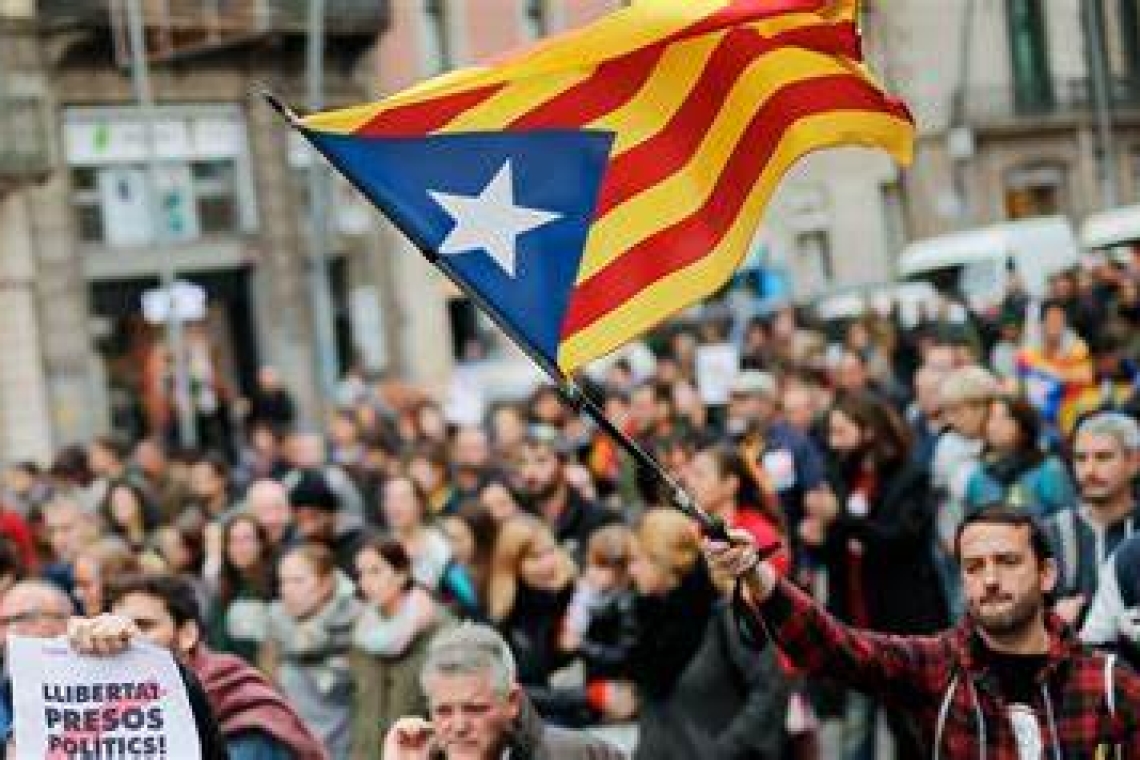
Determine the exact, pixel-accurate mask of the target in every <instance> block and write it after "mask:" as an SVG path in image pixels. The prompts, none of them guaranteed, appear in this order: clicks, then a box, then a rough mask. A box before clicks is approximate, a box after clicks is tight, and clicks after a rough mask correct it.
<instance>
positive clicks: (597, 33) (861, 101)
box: [299, 0, 914, 373]
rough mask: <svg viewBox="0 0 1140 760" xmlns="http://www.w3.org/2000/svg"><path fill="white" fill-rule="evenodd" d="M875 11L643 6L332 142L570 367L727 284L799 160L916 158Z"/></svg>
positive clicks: (459, 80) (475, 72) (319, 126)
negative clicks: (872, 152) (875, 59)
mask: <svg viewBox="0 0 1140 760" xmlns="http://www.w3.org/2000/svg"><path fill="white" fill-rule="evenodd" d="M857 5H858V3H857V0H734V1H732V2H727V1H726V0H641V1H640V2H634V3H633V5H632V6H631V7H629V8H625V9H623V10H620V11H617V12H615V13H613V14H611V15H609V16H607V17H605V18H603V19H602V20H600V21H599V22H597V23H594V24H592V25H590V26H588V27H585V28H582V29H580V30H576V31H572V32H569V33H567V34H564V35H561V36H558V37H554V38H552V39H550V40H547V41H545V42H543V43H541V44H539V45H537V46H535V47H533V48H531V49H529V50H527V51H525V52H523V53H520V54H517V55H513V56H511V57H509V58H505V59H503V60H500V61H496V62H495V63H494V64H493V65H489V66H484V67H475V68H469V69H463V70H459V71H455V72H452V73H450V74H446V75H443V76H440V77H437V78H435V79H432V80H430V81H427V82H424V83H423V84H420V85H418V86H416V87H413V88H411V89H409V90H407V91H405V92H402V93H399V94H397V95H394V96H392V97H389V98H387V99H385V100H382V101H380V102H378V103H374V104H370V105H364V106H358V107H354V108H348V109H344V110H337V111H330V112H326V113H319V114H315V115H312V116H309V117H308V118H305V119H302V120H301V121H300V124H299V126H300V127H301V128H302V129H303V131H304V132H305V134H306V136H307V137H308V138H309V140H311V141H312V142H313V144H314V145H315V146H316V147H317V148H318V149H319V150H320V151H321V152H322V153H324V154H325V156H326V157H328V159H329V160H330V161H331V162H332V163H333V164H334V165H335V166H336V167H337V168H338V169H339V170H340V171H341V172H342V173H344V174H345V176H347V177H348V178H349V179H350V180H351V181H352V182H353V183H354V184H355V185H357V186H358V187H359V188H360V189H361V190H362V191H363V192H364V193H365V194H367V195H368V196H369V197H370V198H371V200H372V201H373V202H374V203H375V204H376V205H377V206H378V207H380V209H381V210H383V211H384V213H385V214H386V215H388V216H389V218H391V219H392V220H393V221H394V222H395V223H396V224H397V226H399V228H400V229H401V230H402V231H403V232H404V233H405V234H406V235H408V236H409V237H410V238H411V239H412V241H413V242H414V243H415V244H416V245H417V246H419V247H420V248H422V249H423V250H424V251H425V252H427V253H428V254H429V255H431V256H433V257H434V256H437V257H439V260H440V263H441V264H442V265H443V266H444V267H445V269H446V270H447V271H448V273H449V274H451V275H452V276H453V277H457V278H459V279H461V280H462V281H463V282H464V283H465V284H466V285H467V286H468V287H470V288H472V289H473V290H474V291H476V292H477V293H478V294H479V295H480V296H481V298H482V300H483V301H484V302H485V304H484V305H485V306H487V307H488V308H490V309H491V310H493V311H494V312H495V314H496V316H497V317H498V318H499V319H500V321H501V322H504V323H505V324H506V325H507V326H508V327H509V328H510V329H511V331H512V332H514V333H515V335H516V337H517V338H519V339H521V340H523V341H524V342H526V343H527V344H528V345H529V347H530V348H531V350H532V351H534V352H537V353H538V354H540V355H541V357H542V358H543V359H545V360H546V361H547V362H549V363H550V364H551V365H554V366H556V367H557V368H558V369H559V370H561V371H562V372H563V373H569V372H572V371H573V370H575V369H577V368H578V367H581V366H582V365H583V364H585V363H586V362H588V361H590V360H592V359H594V358H596V357H598V356H601V355H604V354H606V353H608V352H609V351H612V350H613V349H615V348H617V347H619V346H620V345H622V344H623V343H626V342H628V341H629V340H631V339H633V338H634V337H636V336H637V335H639V334H640V333H642V332H644V331H645V330H647V329H649V328H651V327H652V326H653V325H655V324H657V323H658V322H660V321H661V320H663V319H665V318H666V317H668V316H670V315H671V314H673V313H674V312H676V311H678V310H679V309H682V308H684V307H686V306H688V305H690V304H692V303H693V302H695V301H698V300H699V299H701V298H703V297H706V296H708V295H710V294H711V293H713V292H715V291H716V290H717V289H718V288H719V287H721V286H722V285H723V284H724V282H725V281H726V280H727V278H728V277H730V276H731V274H732V272H733V270H734V269H735V268H736V267H737V265H738V264H739V263H740V262H741V260H742V259H743V257H744V256H745V254H746V253H747V251H748V248H749V245H750V242H751V239H752V237H753V235H754V234H755V231H756V228H757V226H758V225H759V223H760V218H761V214H762V213H763V210H764V207H765V205H766V203H767V201H768V200H769V198H770V197H771V195H772V193H773V191H774V190H775V188H776V185H777V182H778V181H779V179H780V177H781V176H782V175H783V174H784V172H785V171H786V170H787V169H788V168H789V167H790V166H791V165H792V164H793V163H794V162H795V161H796V160H797V159H799V158H800V157H801V156H803V155H805V154H806V153H809V152H811V151H813V150H817V149H820V148H826V147H830V146H837V145H866V146H872V147H880V148H883V149H885V150H887V151H889V152H890V153H892V154H893V155H894V156H895V157H896V159H898V160H899V161H900V162H903V163H906V162H909V160H910V157H911V151H912V147H913V145H912V144H913V133H914V125H913V123H912V120H911V118H910V114H909V113H908V111H907V109H906V107H905V106H904V105H903V104H902V103H901V102H899V101H898V100H895V99H892V98H891V97H889V96H888V95H886V94H885V93H884V92H883V91H882V89H880V88H879V87H878V85H877V84H876V83H875V82H874V81H873V79H872V78H871V77H870V75H869V74H868V72H867V71H866V69H865V68H864V66H863V64H862V55H861V52H860V46H859V34H858V29H857V26H856V13H857Z"/></svg>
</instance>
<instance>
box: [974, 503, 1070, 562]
mask: <svg viewBox="0 0 1140 760" xmlns="http://www.w3.org/2000/svg"><path fill="white" fill-rule="evenodd" d="M972 525H1008V526H1010V527H1014V528H1028V529H1029V545H1030V546H1031V547H1032V548H1033V554H1034V555H1035V556H1036V557H1037V562H1038V564H1044V563H1045V561H1046V560H1050V559H1053V547H1052V545H1051V544H1050V543H1049V537H1048V536H1047V535H1046V534H1045V529H1044V528H1043V527H1042V526H1041V523H1040V522H1039V521H1038V520H1037V518H1035V517H1034V516H1033V515H1031V514H1029V513H1028V512H1026V511H1025V510H1024V509H1020V508H1018V507H1013V506H1010V505H1008V504H994V505H992V506H989V507H985V508H983V509H981V510H979V511H977V512H975V513H973V514H970V515H967V516H966V519H965V520H963V521H962V524H961V525H959V526H958V531H957V533H955V535H954V558H955V559H956V560H959V561H961V559H962V534H963V533H965V532H966V529H967V528H969V527H970V526H972Z"/></svg>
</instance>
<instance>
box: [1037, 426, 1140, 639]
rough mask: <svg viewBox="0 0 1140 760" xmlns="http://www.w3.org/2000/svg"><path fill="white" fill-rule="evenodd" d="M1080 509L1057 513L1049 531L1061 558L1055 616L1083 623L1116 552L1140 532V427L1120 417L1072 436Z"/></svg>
mask: <svg viewBox="0 0 1140 760" xmlns="http://www.w3.org/2000/svg"><path fill="white" fill-rule="evenodd" d="M1073 470H1074V472H1075V475H1076V480H1077V487H1078V490H1079V492H1080V498H1081V501H1080V504H1075V505H1073V507H1072V508H1071V509H1066V510H1063V511H1061V512H1058V513H1057V514H1056V515H1054V516H1053V518H1052V519H1051V520H1050V521H1049V523H1048V524H1047V526H1046V529H1047V530H1048V532H1049V537H1050V540H1051V541H1052V543H1053V550H1054V553H1055V554H1056V556H1057V564H1058V571H1059V574H1060V578H1059V580H1058V583H1057V595H1058V600H1059V601H1058V602H1057V604H1056V607H1055V610H1056V612H1057V613H1058V614H1059V615H1061V616H1062V617H1064V618H1065V619H1066V620H1068V621H1069V622H1071V623H1074V624H1079V623H1080V621H1081V620H1083V618H1084V614H1085V611H1086V609H1087V605H1088V604H1089V602H1090V601H1091V600H1092V598H1093V596H1094V595H1095V594H1096V590H1097V587H1098V586H1099V585H1100V573H1101V567H1102V566H1104V563H1105V560H1106V559H1108V558H1109V557H1110V556H1111V555H1112V553H1113V552H1114V551H1115V550H1116V547H1117V546H1118V545H1119V544H1120V543H1121V542H1122V541H1124V539H1126V538H1128V537H1129V536H1131V535H1132V534H1133V533H1136V532H1140V504H1137V501H1136V496H1135V487H1134V481H1135V479H1136V475H1137V473H1138V472H1140V425H1137V423H1136V420H1134V419H1132V418H1131V417H1129V416H1127V415H1124V414H1120V413H1119V412H1098V413H1097V414H1094V415H1092V416H1091V417H1088V418H1086V419H1085V420H1084V421H1083V422H1082V423H1081V424H1080V426H1079V427H1078V428H1077V433H1076V435H1075V436H1074V437H1073Z"/></svg>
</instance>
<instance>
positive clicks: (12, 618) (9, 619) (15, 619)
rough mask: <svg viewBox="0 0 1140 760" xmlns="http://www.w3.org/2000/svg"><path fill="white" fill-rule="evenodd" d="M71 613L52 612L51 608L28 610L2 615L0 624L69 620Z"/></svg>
mask: <svg viewBox="0 0 1140 760" xmlns="http://www.w3.org/2000/svg"><path fill="white" fill-rule="evenodd" d="M69 617H71V616H70V615H68V614H67V613H65V612H51V611H49V610H28V611H27V612H17V613H15V614H13V615H4V616H0V626H12V625H20V624H21V623H36V622H38V621H40V620H67V619H68V618H69Z"/></svg>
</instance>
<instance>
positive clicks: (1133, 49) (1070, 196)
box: [878, 0, 1140, 237]
mask: <svg viewBox="0 0 1140 760" xmlns="http://www.w3.org/2000/svg"><path fill="white" fill-rule="evenodd" d="M881 6H882V9H883V10H882V12H881V13H880V14H879V16H880V18H879V21H880V25H879V28H878V32H879V34H881V35H882V38H883V40H884V41H885V42H886V43H887V44H888V46H889V49H890V50H891V56H890V62H889V68H888V77H889V79H890V80H891V82H892V84H893V86H894V87H895V88H896V89H897V91H899V92H901V93H902V94H903V96H904V97H905V98H906V99H907V101H908V102H909V103H911V104H912V106H913V107H914V110H915V115H916V117H917V120H918V125H919V130H920V139H919V146H918V155H917V160H916V162H915V166H914V167H913V168H912V169H910V170H909V171H907V172H906V174H905V187H906V205H907V221H908V224H909V228H910V232H911V234H912V235H914V236H916V237H923V236H926V235H931V234H937V233H940V232H943V231H947V230H953V229H960V228H967V227H973V226H977V225H981V224H988V223H992V222H999V221H1004V220H1009V219H1018V218H1024V217H1028V216H1040V215H1047V214H1062V215H1065V216H1068V217H1069V218H1070V219H1072V220H1073V221H1074V222H1075V223H1076V222H1079V221H1080V220H1081V219H1083V218H1084V217H1085V216H1087V215H1088V214H1090V213H1092V212H1094V211H1098V210H1101V209H1103V208H1106V207H1112V206H1116V205H1123V204H1127V203H1134V202H1136V201H1137V200H1140V3H1137V0H1000V1H998V0H902V1H901V2H891V3H889V4H888V3H882V4H881ZM888 6H889V7H888ZM1098 61H1100V62H1101V63H1100V64H1099V65H1100V67H1101V68H1100V70H1101V71H1102V79H1101V81H1103V82H1104V85H1105V86H1104V92H1105V97H1104V100H1103V102H1104V104H1105V109H1104V110H1105V111H1106V113H1107V119H1106V120H1105V121H1103V122H1102V121H1101V120H1098V109H1097V104H1098V100H1097V87H1096V84H1097V77H1096V73H1097V70H1098V69H1097V66H1098V64H1097V62H1098ZM1104 127H1108V129H1107V130H1106V129H1105V128H1104ZM1106 133H1107V135H1108V137H1109V139H1108V140H1106V139H1105V134H1106ZM1106 143H1107V144H1106Z"/></svg>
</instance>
